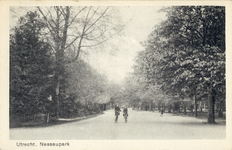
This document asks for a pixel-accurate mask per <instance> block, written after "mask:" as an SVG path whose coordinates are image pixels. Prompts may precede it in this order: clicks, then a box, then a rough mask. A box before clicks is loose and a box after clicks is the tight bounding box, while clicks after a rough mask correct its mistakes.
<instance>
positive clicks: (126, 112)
mask: <svg viewBox="0 0 232 150" xmlns="http://www.w3.org/2000/svg"><path fill="white" fill-rule="evenodd" d="M123 116H124V118H125V123H126V122H127V117H128V116H129V115H128V109H127V108H126V107H124V106H123Z"/></svg>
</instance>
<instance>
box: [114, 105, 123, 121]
mask: <svg viewBox="0 0 232 150" xmlns="http://www.w3.org/2000/svg"><path fill="white" fill-rule="evenodd" d="M114 111H115V123H116V122H117V121H118V116H119V115H120V111H121V110H120V107H119V106H118V104H116V106H115V108H114Z"/></svg>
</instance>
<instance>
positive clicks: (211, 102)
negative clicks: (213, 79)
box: [208, 87, 215, 124]
mask: <svg viewBox="0 0 232 150" xmlns="http://www.w3.org/2000/svg"><path fill="white" fill-rule="evenodd" d="M214 99H215V97H214V95H213V93H212V88H211V87H209V90H208V106H209V107H208V123H209V124H212V123H215V116H214V103H215V101H214Z"/></svg>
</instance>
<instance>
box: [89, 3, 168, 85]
mask: <svg viewBox="0 0 232 150" xmlns="http://www.w3.org/2000/svg"><path fill="white" fill-rule="evenodd" d="M161 8H162V7H138V6H136V7H118V8H117V9H118V13H119V15H120V17H121V18H122V20H123V21H124V22H126V27H125V29H124V31H123V35H121V36H120V37H116V38H113V39H111V41H110V42H113V43H114V44H115V45H118V46H120V47H118V49H117V51H114V52H113V54H111V53H107V52H106V51H104V52H99V51H96V52H91V54H90V56H89V57H88V61H89V63H90V65H92V66H93V67H94V68H95V69H97V70H98V71H100V72H101V73H103V74H105V75H106V76H107V77H108V79H109V81H112V82H114V83H121V82H122V81H123V79H124V78H125V77H126V76H127V74H128V73H129V72H132V71H133V69H132V66H133V65H134V63H135V62H134V60H135V57H136V55H137V53H138V52H139V51H142V50H144V48H143V47H142V46H141V44H140V42H143V41H145V40H146V39H147V37H148V35H149V34H150V33H151V31H152V29H153V27H154V26H155V25H156V24H158V23H159V22H160V21H162V20H164V19H165V14H164V13H158V10H159V9H161ZM109 51H110V50H109Z"/></svg>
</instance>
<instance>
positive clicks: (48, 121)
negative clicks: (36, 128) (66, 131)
mask: <svg viewBox="0 0 232 150" xmlns="http://www.w3.org/2000/svg"><path fill="white" fill-rule="evenodd" d="M49 117H50V116H49V113H47V123H48V122H49V119H50V118H49Z"/></svg>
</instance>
